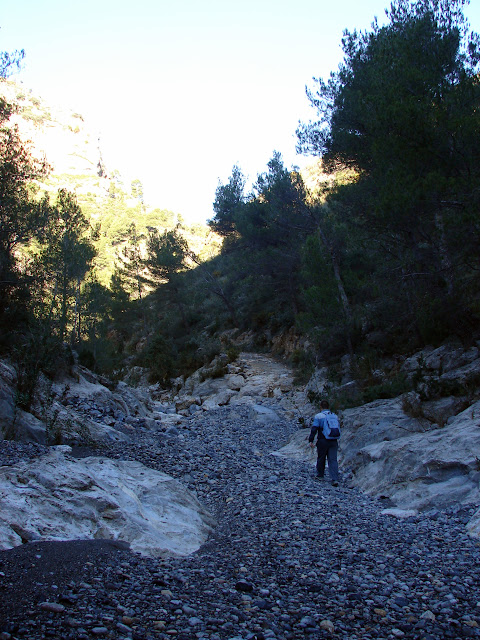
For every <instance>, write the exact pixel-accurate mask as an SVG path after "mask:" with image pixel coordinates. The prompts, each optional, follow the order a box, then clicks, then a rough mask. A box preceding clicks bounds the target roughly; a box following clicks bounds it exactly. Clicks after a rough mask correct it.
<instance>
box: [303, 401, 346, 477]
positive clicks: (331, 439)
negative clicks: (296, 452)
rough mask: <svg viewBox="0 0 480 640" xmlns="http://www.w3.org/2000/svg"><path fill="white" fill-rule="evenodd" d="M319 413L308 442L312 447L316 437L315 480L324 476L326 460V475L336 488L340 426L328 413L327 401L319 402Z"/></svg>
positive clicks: (332, 414) (332, 415) (333, 415)
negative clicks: (327, 474)
mask: <svg viewBox="0 0 480 640" xmlns="http://www.w3.org/2000/svg"><path fill="white" fill-rule="evenodd" d="M320 408H321V412H320V413H317V414H316V415H315V417H314V419H313V423H312V428H311V430H310V435H309V436H308V441H309V443H310V446H311V447H313V446H314V440H315V436H317V478H318V479H319V480H321V479H322V478H323V477H324V475H325V462H326V460H328V473H329V474H330V479H331V482H332V485H333V486H334V487H338V477H339V474H338V460H337V452H338V439H339V437H340V425H339V421H338V416H337V415H336V414H335V413H332V412H331V411H330V405H329V403H328V401H327V400H322V401H321V402H320Z"/></svg>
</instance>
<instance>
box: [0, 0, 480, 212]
mask: <svg viewBox="0 0 480 640" xmlns="http://www.w3.org/2000/svg"><path fill="white" fill-rule="evenodd" d="M3 4H4V6H3V7H2V9H1V11H0V29H1V31H0V51H8V52H12V51H13V50H15V49H25V52H26V58H25V63H24V69H23V71H22V72H21V73H20V74H19V75H17V76H14V78H15V79H17V80H21V81H23V83H24V84H25V85H26V86H27V88H31V89H33V90H34V91H35V92H37V93H38V94H39V95H40V96H41V97H43V98H44V99H45V100H47V102H54V103H55V104H58V105H59V106H66V107H70V108H72V109H73V110H75V111H78V112H80V113H82V115H84V117H85V119H86V121H87V123H89V124H90V125H91V126H92V128H93V129H94V130H98V131H99V132H100V135H101V146H102V149H103V152H104V160H105V162H106V165H107V169H108V170H113V169H118V170H119V171H120V173H121V174H122V175H123V176H124V177H125V182H126V184H127V185H129V183H130V181H131V180H132V179H134V178H139V179H140V180H141V181H142V183H143V186H144V193H145V198H146V201H147V203H148V204H151V205H154V206H158V207H161V208H167V209H171V210H173V211H175V212H178V213H181V214H182V215H183V216H184V217H185V218H186V219H187V220H188V221H193V220H197V221H205V220H206V219H208V218H210V217H212V215H213V211H212V202H213V200H214V198H215V189H216V187H217V185H218V180H219V179H220V180H221V181H222V182H223V183H224V182H226V181H227V180H228V177H229V176H230V174H231V170H232V167H233V165H234V164H236V163H237V164H239V165H240V167H241V169H242V171H243V172H244V174H246V175H247V176H248V177H249V178H250V179H251V180H255V178H256V176H257V174H258V173H260V172H262V171H264V170H265V169H266V163H267V162H268V160H269V159H270V158H271V157H272V154H273V151H274V150H278V151H280V152H281V153H282V155H283V158H284V161H285V164H286V165H287V166H288V167H291V166H292V165H300V166H301V165H302V163H304V162H305V160H304V159H303V158H302V157H299V156H296V154H295V129H296V127H297V123H298V121H299V120H308V119H310V118H314V115H315V114H314V112H313V110H312V109H311V108H310V107H309V104H308V100H307V98H306V96H305V85H306V84H310V82H311V78H312V77H313V76H315V77H324V78H326V77H328V75H329V73H330V71H334V70H336V69H337V67H338V64H339V62H340V60H341V57H342V53H341V47H340V43H341V37H342V31H343V29H345V28H347V29H349V30H353V29H355V28H356V29H368V28H369V26H370V24H371V22H372V20H373V18H374V17H375V16H377V17H378V19H379V21H380V22H383V21H384V17H385V13H384V9H385V8H386V7H387V6H389V1H388V0H362V1H361V2H359V0H333V1H332V0H296V1H295V2H292V0H236V1H235V2H232V1H230V0H202V2H200V0H169V1H168V2H167V1H166V0H136V1H135V2H133V1H132V0H128V1H126V0H82V2H73V0H41V1H40V0H15V1H12V2H5V3H3ZM472 5H473V6H470V7H467V10H466V14H467V16H468V17H469V19H470V22H471V24H472V27H473V28H474V29H475V30H476V31H480V6H479V5H480V0H473V1H472Z"/></svg>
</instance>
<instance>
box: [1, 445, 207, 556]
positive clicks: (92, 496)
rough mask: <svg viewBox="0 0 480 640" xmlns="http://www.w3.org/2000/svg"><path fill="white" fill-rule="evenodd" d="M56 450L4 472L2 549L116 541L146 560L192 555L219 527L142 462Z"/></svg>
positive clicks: (174, 484) (193, 500) (178, 488)
mask: <svg viewBox="0 0 480 640" xmlns="http://www.w3.org/2000/svg"><path fill="white" fill-rule="evenodd" d="M69 450H70V448H69V447H55V448H53V450H52V451H51V453H49V454H48V455H46V456H43V457H42V458H39V459H37V460H35V461H33V462H30V463H27V462H25V463H22V464H18V465H15V466H11V467H0V548H1V549H8V548H11V547H15V546H17V545H20V544H21V543H22V541H28V540H74V539H95V538H96V539H99V538H103V539H110V540H121V541H123V542H127V543H129V544H130V546H131V549H132V550H133V551H136V552H138V553H140V554H142V555H145V556H151V557H155V556H161V555H178V556H182V555H186V554H190V553H193V552H194V551H196V550H197V549H198V548H199V547H200V545H201V544H203V543H204V542H205V541H206V539H207V537H208V535H209V533H210V531H211V527H212V525H213V519H212V517H211V516H210V514H209V513H208V512H207V511H206V510H205V509H204V508H203V507H202V506H201V505H200V503H199V502H198V500H197V499H196V498H195V496H194V495H193V494H192V493H190V492H189V491H188V490H187V489H186V488H184V487H183V486H182V485H181V484H180V483H179V482H177V481H176V480H174V479H173V478H171V477H170V476H168V475H166V474H164V473H161V472H158V471H154V470H152V469H149V468H147V467H145V466H143V465H142V464H140V463H138V462H131V461H119V460H109V459H107V458H96V457H91V458H83V459H81V460H74V459H70V458H68V457H65V453H68V451H69Z"/></svg>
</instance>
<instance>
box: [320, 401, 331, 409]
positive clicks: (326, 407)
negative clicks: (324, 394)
mask: <svg viewBox="0 0 480 640" xmlns="http://www.w3.org/2000/svg"><path fill="white" fill-rule="evenodd" d="M329 407H330V405H329V403H328V400H322V401H321V402H320V408H321V409H328V408H329Z"/></svg>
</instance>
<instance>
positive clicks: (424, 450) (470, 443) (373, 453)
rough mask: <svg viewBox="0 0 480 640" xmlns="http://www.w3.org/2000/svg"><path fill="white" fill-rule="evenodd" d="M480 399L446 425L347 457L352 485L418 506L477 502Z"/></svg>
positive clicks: (479, 494) (479, 499)
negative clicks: (352, 480)
mask: <svg viewBox="0 0 480 640" xmlns="http://www.w3.org/2000/svg"><path fill="white" fill-rule="evenodd" d="M479 451H480V401H478V402H476V403H475V404H473V405H472V406H471V407H469V408H468V409H466V410H465V411H463V412H462V413H460V414H459V415H458V416H455V417H453V418H450V419H449V421H448V424H447V425H446V426H445V427H442V428H437V429H433V430H431V431H428V432H424V433H415V434H413V435H409V436H405V437H401V438H397V439H395V440H391V441H384V442H377V443H375V444H370V445H367V446H365V447H363V448H362V449H361V450H359V451H358V452H357V455H356V456H355V457H353V456H352V457H351V458H350V460H351V468H352V472H353V477H354V484H355V485H357V486H359V487H361V488H362V489H363V490H364V491H366V492H367V493H369V494H371V495H374V496H387V497H389V498H391V499H392V500H393V501H394V502H395V503H396V504H397V505H398V506H399V507H402V508H408V509H411V508H414V509H417V510H421V509H427V508H431V507H444V506H447V505H450V504H455V503H462V504H472V503H473V504H480V490H479V481H480V464H479V458H478V452H479Z"/></svg>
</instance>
